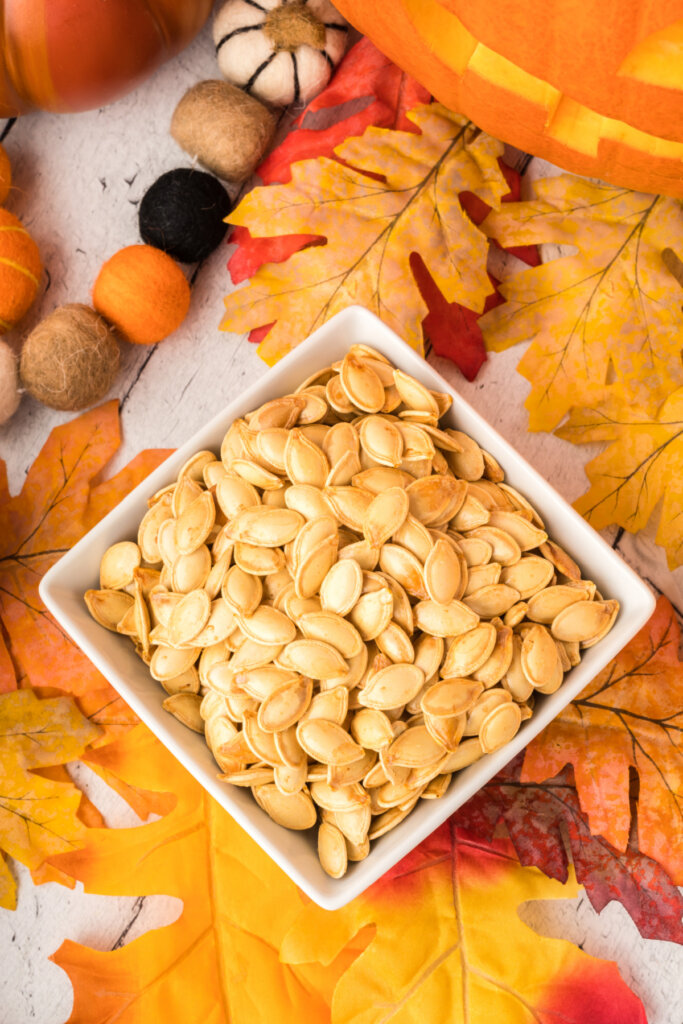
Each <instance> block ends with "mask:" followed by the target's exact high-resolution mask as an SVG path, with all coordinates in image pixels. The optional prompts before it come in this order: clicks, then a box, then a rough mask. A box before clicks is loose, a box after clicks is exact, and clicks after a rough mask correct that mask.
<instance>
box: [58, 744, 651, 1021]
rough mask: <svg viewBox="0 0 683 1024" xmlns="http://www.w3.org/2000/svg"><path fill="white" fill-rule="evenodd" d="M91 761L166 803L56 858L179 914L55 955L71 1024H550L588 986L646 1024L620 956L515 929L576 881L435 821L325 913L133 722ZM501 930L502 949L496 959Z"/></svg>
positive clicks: (106, 888)
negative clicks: (112, 940)
mask: <svg viewBox="0 0 683 1024" xmlns="http://www.w3.org/2000/svg"><path fill="white" fill-rule="evenodd" d="M92 756H93V758H95V759H97V760H101V761H103V762H106V764H107V765H108V767H109V768H110V769H111V770H115V771H116V772H117V773H118V774H120V775H121V776H122V777H123V778H124V779H125V780H126V781H128V782H131V783H135V784H136V785H138V786H148V787H150V788H152V789H154V790H155V791H157V792H158V791H161V790H164V789H169V788H170V789H172V790H173V792H174V793H175V794H176V797H177V802H176V804H175V806H174V807H173V809H172V810H170V811H169V812H168V813H167V814H166V815H165V816H164V817H163V818H161V819H160V820H158V821H155V822H153V823H151V824H148V825H143V826H141V827H139V828H135V829H116V830H113V831H112V830H106V829H92V830H89V833H88V836H87V840H86V846H85V847H84V848H83V849H82V850H77V851H75V852H73V853H69V854H64V855H60V856H57V857H55V858H52V861H53V863H55V864H58V865H59V866H60V867H61V868H62V869H63V870H64V871H67V872H69V873H70V874H72V875H73V876H74V877H75V878H77V879H80V880H81V881H83V883H84V885H85V888H86V890H87V891H89V892H99V893H109V894H123V893H125V894H127V895H131V894H133V893H135V894H147V893H167V894H170V895H174V896H178V897H180V898H181V899H183V901H184V909H183V912H182V914H181V916H180V918H179V919H178V920H177V921H176V922H175V923H174V924H172V925H169V926H168V927H166V928H161V929H156V930H154V931H150V932H147V933H146V934H145V935H142V936H141V937H140V938H138V939H136V940H135V941H134V942H132V943H130V944H129V945H126V946H124V947H122V948H121V949H117V950H115V951H113V952H101V951H96V950H93V949H89V948H87V947H85V946H82V945H78V944H76V943H74V942H70V941H67V942H65V943H64V944H63V945H62V947H61V948H60V950H59V951H58V953H57V954H56V955H55V957H54V958H53V959H55V961H56V962H57V963H58V964H59V965H60V966H61V967H63V968H64V969H65V970H66V971H67V972H68V974H69V977H70V978H71V980H72V983H73V985H74V1009H73V1014H72V1017H71V1021H72V1022H74V1024H75V1022H85V1021H86V1020H87V1021H88V1024H105V1022H106V1021H110V1020H113V1019H116V1020H117V1021H119V1022H121V1024H135V1022H138V1021H141V1020H159V1019H160V1020H169V1021H175V1020H178V1019H180V1018H181V1017H183V1018H184V1016H186V1014H187V1012H188V1011H187V1005H188V1004H187V999H191V1017H192V1019H193V1020H197V1021H202V1022H205V1021H206V1022H209V1021H210V1022H211V1024H228V1022H230V1024H273V1022H278V1024H279V1022H289V1021H295V1020H305V1021H306V1022H307V1024H308V1022H310V1024H330V1020H332V1021H334V1022H338V1024H342V1022H344V1024H347V1022H348V1024H351V1022H352V1021H353V1022H358V1024H360V1022H361V1020H362V1021H364V1022H368V1024H369V1022H376V1024H379V1021H380V1020H382V1021H386V1022H387V1024H388V1022H391V1021H396V1024H398V1022H399V1020H420V1021H422V1020H424V1021H454V1022H455V1021H456V1020H460V1019H461V1002H462V1000H465V1001H467V1002H468V1005H469V1006H470V1009H471V1013H472V1019H473V1020H474V1019H477V1020H494V1019H496V1020H503V1019H504V1020H509V1021H512V1020H514V1021H520V1022H522V1021H527V1020H532V1019H535V1020H537V1021H539V1022H541V1024H555V1022H556V1021H557V1020H558V1019H560V1012H561V1013H562V1014H563V1016H562V1019H563V1020H565V1021H567V1022H569V1024H591V1022H592V1021H594V1020H596V1019H598V1018H596V1017H595V1016H591V1014H592V1013H593V1011H594V1010H595V1007H596V1005H598V1004H596V1002H595V999H596V996H595V992H596V991H597V992H599V993H600V995H599V999H601V1000H603V1004H602V1005H607V1003H608V1002H611V1003H613V1005H614V1006H618V1007H619V1011H620V1014H621V1016H620V1017H618V1016H613V1017H610V1018H609V1019H619V1020H620V1024H644V1016H643V1012H642V1006H641V1004H640V1002H639V1000H638V999H637V998H636V997H635V996H634V995H633V994H632V993H631V992H629V990H628V989H627V988H626V986H625V985H624V983H623V981H622V980H621V978H620V977H619V974H618V971H617V970H616V967H615V966H614V964H610V963H607V962H605V961H599V960H593V959H592V958H590V957H587V956H586V954H584V953H583V952H581V951H580V950H578V949H576V948H575V947H574V946H572V945H571V944H569V943H566V942H562V941H558V940H554V939H546V938H542V937H540V936H538V935H536V934H535V933H534V932H533V931H531V929H530V928H528V927H526V926H525V925H523V924H522V922H521V921H520V919H519V917H518V915H517V907H518V905H519V903H520V902H522V901H524V900H528V899H561V898H567V897H573V896H575V895H576V893H577V891H578V887H577V885H576V883H575V881H574V880H573V878H572V879H571V880H570V881H569V882H568V883H567V884H564V885H563V884H561V883H559V882H557V881H553V880H551V879H548V878H546V877H545V876H544V875H542V874H541V872H539V871H538V870H536V869H535V868H522V867H520V865H519V864H518V863H517V862H516V860H515V858H514V855H513V854H512V850H511V847H510V846H509V845H508V844H507V843H502V842H499V843H497V844H496V845H495V846H494V848H490V847H488V846H487V845H485V844H482V843H478V842H473V841H470V840H468V839H467V838H462V837H460V838H458V839H457V840H456V839H455V838H454V835H453V833H452V832H451V831H450V830H449V828H448V827H447V826H446V827H445V828H442V829H441V830H439V831H438V832H437V833H435V834H434V836H432V837H431V838H430V839H429V840H427V842H426V843H424V844H423V845H422V846H421V847H419V848H418V849H417V850H416V851H415V852H414V853H413V854H411V856H410V857H409V858H407V859H406V860H404V861H403V862H402V863H401V864H399V865H398V866H397V867H396V868H395V869H394V870H393V871H392V872H390V874H389V875H387V876H386V877H385V878H384V879H383V880H382V881H381V882H379V883H378V884H377V885H375V886H374V887H373V888H372V889H370V890H369V891H368V892H367V893H366V894H365V895H364V896H362V897H359V898H358V899H357V900H355V901H354V902H353V903H351V904H350V905H349V906H347V907H346V908H344V909H343V910H340V911H337V912H334V913H329V912H327V911H323V910H320V909H318V908H317V907H315V906H314V905H313V904H308V905H307V901H306V900H305V898H304V897H303V896H301V894H300V893H299V892H298V890H297V889H296V887H295V886H294V885H293V883H292V882H291V881H290V880H289V879H288V878H287V877H286V876H285V875H284V874H283V873H282V872H281V871H280V870H279V868H277V867H276V865H275V864H274V863H273V861H271V860H270V858H269V857H268V856H267V855H266V854H265V853H264V852H263V851H262V850H261V849H259V847H257V846H256V844H255V843H254V842H253V841H252V840H251V839H250V838H249V837H248V836H247V835H246V833H245V832H244V831H243V830H242V829H241V828H239V826H237V825H236V824H235V822H233V821H232V819H231V818H230V817H229V816H228V815H227V814H226V813H225V812H224V811H223V810H222V809H221V808H220V807H219V806H218V805H217V804H216V803H215V802H214V801H213V800H211V798H210V797H209V796H208V795H207V794H206V793H205V792H204V791H203V790H202V789H201V788H200V787H199V786H198V784H197V783H195V782H194V780H193V779H192V778H191V777H190V776H189V775H188V773H187V772H186V771H185V770H184V769H183V768H182V767H181V766H180V765H179V764H178V763H177V762H176V761H175V760H174V759H173V757H172V756H171V755H170V754H169V753H168V751H166V750H165V749H164V747H162V745H161V744H160V743H159V742H158V741H157V740H155V739H154V738H153V736H152V735H151V734H150V733H149V731H148V730H147V729H145V728H144V727H143V726H138V727H137V728H136V729H135V730H133V731H131V732H130V733H128V734H127V735H126V736H125V737H123V738H122V739H120V740H118V741H117V742H116V743H113V744H111V745H109V746H108V747H106V748H103V749H101V750H98V751H96V752H95V753H94V754H93V755H92ZM500 934H504V935H505V945H504V948H505V950H507V951H509V949H510V948H512V947H514V949H515V956H514V957H510V956H507V955H504V956H501V955H500V953H501V946H500V944H499V943H497V942H495V941H492V936H497V935H500ZM511 943H512V946H511ZM520 962H523V963H524V971H522V972H520V971H519V970H518V965H519V963H520ZM179 994H184V995H183V996H182V1001H181V1002H180V1003H179V1001H178V1000H179V998H181V996H180V995H179ZM475 1011H476V1012H475ZM599 1019H607V1018H599Z"/></svg>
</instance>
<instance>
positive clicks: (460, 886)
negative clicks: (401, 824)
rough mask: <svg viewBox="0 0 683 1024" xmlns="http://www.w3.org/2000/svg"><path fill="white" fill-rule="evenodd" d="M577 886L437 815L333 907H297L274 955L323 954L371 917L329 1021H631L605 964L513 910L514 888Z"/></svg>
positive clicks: (532, 891) (549, 890) (564, 890)
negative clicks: (383, 869) (371, 879)
mask: <svg viewBox="0 0 683 1024" xmlns="http://www.w3.org/2000/svg"><path fill="white" fill-rule="evenodd" d="M577 891H578V887H577V886H576V883H575V881H574V877H573V874H572V876H571V878H570V880H569V882H568V883H567V884H565V885H562V884H560V883H559V882H557V881H552V880H551V879H549V878H547V877H546V876H545V875H543V874H541V872H540V871H538V870H537V869H536V868H523V867H521V866H520V865H519V863H518V862H517V861H516V859H515V857H514V856H513V855H511V848H510V847H509V845H508V843H507V842H504V841H498V842H494V843H493V844H492V845H490V846H488V845H485V844H483V843H481V842H480V841H477V840H475V839H473V838H471V837H469V836H468V834H467V833H464V832H461V831H460V830H459V829H456V828H455V827H454V826H453V824H452V822H447V823H446V824H445V825H443V826H442V827H441V828H440V829H439V830H438V831H437V832H435V833H433V834H432V835H431V836H430V837H429V838H428V839H427V840H425V842H424V843H423V844H422V845H421V846H420V847H418V848H417V849H416V850H415V851H414V852H413V853H412V854H410V855H409V856H408V857H406V858H405V859H404V860H403V861H401V863H400V864H398V865H397V866H396V868H394V869H393V870H392V871H391V872H389V874H387V875H385V876H384V878H382V879H381V880H380V881H379V882H378V883H376V884H375V885H374V886H373V887H372V888H371V889H369V890H368V891H367V892H365V893H364V894H363V895H362V896H359V897H358V898H357V899H356V900H354V901H353V902H352V903H350V904H348V905H347V906H346V907H344V908H343V909H341V910H338V911H335V912H334V913H331V914H330V913H327V912H325V911H323V910H320V908H319V907H316V906H314V905H312V904H311V905H309V906H308V907H306V908H305V909H304V910H302V912H301V913H300V915H299V918H298V920H297V921H296V922H295V923H294V925H293V927H292V928H290V930H289V932H288V934H287V936H286V938H285V941H284V943H283V945H282V949H281V954H280V955H281V958H282V960H283V961H284V962H285V963H288V964H299V963H302V962H309V961H321V962H322V963H326V962H328V961H330V960H332V959H333V958H334V957H337V956H338V955H339V952H340V951H341V950H342V949H344V948H345V946H346V943H347V942H348V941H349V940H350V939H351V938H352V937H353V936H354V935H355V934H357V933H358V931H359V929H362V928H367V927H368V926H373V927H374V929H375V935H374V937H373V939H372V941H371V942H370V943H369V945H368V947H367V949H366V950H365V951H364V952H363V953H361V954H360V956H358V958H357V959H356V960H355V961H354V963H353V964H352V965H351V966H350V968H349V969H348V970H347V971H346V972H345V974H344V975H343V976H342V977H341V979H340V981H339V983H338V984H337V987H336V989H335V992H334V998H333V1000H332V1008H331V1009H332V1016H331V1024H422V1022H427V1021H430V1022H431V1021H435V1022H436V1021H438V1022H439V1024H462V1022H470V1024H489V1022H491V1021H501V1022H503V1021H504V1022H505V1024H532V1022H536V1024H551V1022H557V1021H562V1022H563V1024H579V1022H581V1024H588V1021H604V1020H615V1021H616V1020H618V1021H620V1022H621V1024H624V1022H626V1021H631V1022H636V1021H638V1022H643V1021H644V1015H643V1009H642V1005H641V1004H640V1001H639V1000H638V999H637V997H636V996H635V995H634V994H633V993H632V992H630V991H629V989H628V988H627V987H626V985H625V984H624V982H623V981H622V979H621V977H620V975H619V972H618V970H617V968H616V966H615V964H613V963H610V962H608V961H604V960H593V959H591V958H590V957H587V956H586V954H585V953H583V952H582V951H580V950H579V949H578V948H577V947H575V946H573V945H571V944H570V943H568V942H563V941H560V940H557V939H549V938H542V937H541V936H539V935H537V934H536V933H535V932H533V931H532V930H531V928H529V927H528V926H526V925H525V924H523V923H522V921H521V920H520V918H519V915H518V907H519V905H520V903H522V902H524V901H525V900H537V899H558V898H562V897H565V898H566V897H570V896H573V895H575V894H576V892H577ZM589 1004H590V1007H589ZM607 1007H611V1011H612V1012H611V1013H609V1014H607V1013H606V1008H607Z"/></svg>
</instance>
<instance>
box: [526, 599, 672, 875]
mask: <svg viewBox="0 0 683 1024" xmlns="http://www.w3.org/2000/svg"><path fill="white" fill-rule="evenodd" d="M679 641H680V628H679V625H678V622H677V620H676V617H675V615H674V611H673V609H672V607H671V605H670V603H669V602H668V600H667V599H666V598H665V597H660V599H659V601H658V602H657V608H656V610H655V613H654V615H653V616H652V618H651V619H650V621H649V622H648V623H647V624H646V625H645V626H644V627H643V629H641V631H640V632H639V633H638V634H637V636H636V637H635V638H634V639H633V640H632V641H631V642H630V644H628V646H627V647H625V648H624V650H623V651H621V653H620V654H619V655H618V656H617V657H616V658H615V659H614V661H612V662H610V664H609V665H608V666H607V667H606V668H605V669H603V671H602V672H600V674H599V675H597V676H596V677H595V679H594V680H593V682H592V683H590V684H589V685H588V686H587V687H586V689H585V690H583V692H582V693H581V695H580V696H579V697H578V698H577V699H576V700H575V701H574V702H573V703H572V704H570V705H569V706H568V707H567V708H565V709H564V711H562V712H560V714H559V715H558V717H557V718H556V719H555V720H554V721H553V722H551V723H550V725H549V726H548V727H547V728H546V729H545V730H544V731H543V732H542V733H541V734H540V736H538V737H537V738H536V739H535V740H533V741H532V742H531V744H530V745H529V747H528V748H527V751H526V757H525V760H524V767H523V771H522V781H525V782H542V781H545V780H546V779H549V778H551V777H552V776H554V775H556V774H557V772H559V771H560V770H561V769H562V768H564V767H565V765H567V764H572V765H573V766H574V775H575V779H576V788H577V790H578V793H579V798H580V800H581V807H582V809H583V810H584V812H585V813H586V814H587V815H588V819H589V824H590V829H591V832H592V833H593V834H600V835H603V836H605V838H606V839H608V840H609V842H610V843H612V845H613V846H615V847H616V848H617V849H618V850H625V849H626V846H627V844H628V838H629V831H630V828H631V807H630V801H629V768H634V769H635V770H636V771H637V772H638V776H639V779H640V791H639V796H638V844H639V848H640V850H641V852H642V853H645V854H647V855H648V856H649V857H652V858H654V860H656V861H658V862H659V863H660V864H661V865H662V866H663V867H664V868H665V869H666V871H667V872H668V873H669V875H670V876H671V878H672V879H673V880H674V881H675V882H676V883H677V884H678V885H681V884H683V662H681V661H680V660H679V657H678V646H679Z"/></svg>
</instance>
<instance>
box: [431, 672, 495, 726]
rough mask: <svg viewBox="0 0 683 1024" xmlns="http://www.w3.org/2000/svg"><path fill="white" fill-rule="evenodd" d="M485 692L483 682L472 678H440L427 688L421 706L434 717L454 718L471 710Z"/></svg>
mask: <svg viewBox="0 0 683 1024" xmlns="http://www.w3.org/2000/svg"><path fill="white" fill-rule="evenodd" d="M483 692H484V686H483V684H482V683H479V682H476V681H474V680H472V679H459V678H457V677H450V678H446V679H440V680H439V682H437V683H434V685H433V686H430V687H428V688H427V690H426V691H425V693H424V694H423V697H422V700H421V702H420V706H421V709H422V711H423V713H424V714H425V715H431V716H432V717H433V718H454V717H456V716H459V715H464V714H466V713H467V712H468V711H470V710H471V708H473V707H474V705H475V703H476V701H477V699H478V698H479V697H480V695H481V694H482V693H483Z"/></svg>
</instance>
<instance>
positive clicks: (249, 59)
mask: <svg viewBox="0 0 683 1024" xmlns="http://www.w3.org/2000/svg"><path fill="white" fill-rule="evenodd" d="M213 39H214V43H215V44H216V56H217V58H218V66H219V68H220V70H221V73H222V75H223V77H224V78H227V80H228V81H229V82H232V83H233V84H234V85H238V86H239V87H240V88H241V89H244V90H245V91H246V92H248V93H251V94H252V95H253V96H257V97H258V98H259V99H260V100H264V101H265V102H266V103H272V104H274V105H275V106H286V105H287V104H289V103H300V104H306V103H308V102H310V100H312V99H313V97H314V96H317V94H318V93H319V92H320V91H321V90H322V89H324V88H325V86H326V85H327V83H328V81H329V80H330V77H331V75H332V72H333V71H334V69H335V68H336V66H337V64H338V63H339V61H340V60H341V58H342V56H343V54H344V50H345V49H346V43H347V39H348V25H347V23H346V22H345V21H344V19H343V18H342V16H341V15H340V14H339V13H338V11H336V10H335V8H334V7H333V6H332V4H331V3H329V0H308V2H307V3H303V2H301V0H291V2H290V3H287V2H283V0H258V3H256V2H255V0H227V3H225V4H224V5H223V7H221V9H220V10H219V11H218V14H217V15H216V17H215V19H214V23H213Z"/></svg>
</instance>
